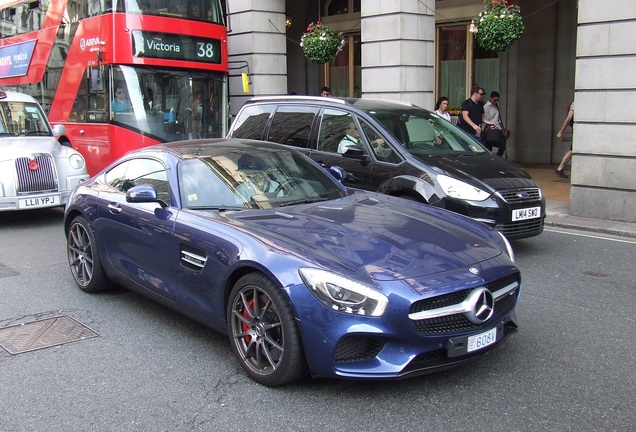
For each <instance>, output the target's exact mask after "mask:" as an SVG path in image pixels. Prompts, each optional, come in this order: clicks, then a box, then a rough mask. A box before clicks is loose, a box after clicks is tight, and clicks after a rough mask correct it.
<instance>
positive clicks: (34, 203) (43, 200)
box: [18, 195, 60, 209]
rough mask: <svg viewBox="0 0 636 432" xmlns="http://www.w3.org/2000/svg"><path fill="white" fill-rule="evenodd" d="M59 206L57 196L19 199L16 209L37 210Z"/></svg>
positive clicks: (58, 197)
mask: <svg viewBox="0 0 636 432" xmlns="http://www.w3.org/2000/svg"><path fill="white" fill-rule="evenodd" d="M56 205H60V196H59V195H48V196H41V197H34V198H20V199H19V200H18V208H21V209H26V208H38V207H51V206H56Z"/></svg>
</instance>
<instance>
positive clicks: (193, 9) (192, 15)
mask: <svg viewBox="0 0 636 432" xmlns="http://www.w3.org/2000/svg"><path fill="white" fill-rule="evenodd" d="M90 1H92V0H90ZM96 1H99V0H96ZM123 3H124V8H125V10H126V11H127V12H130V13H140V14H144V15H162V16H174V17H179V18H188V19H192V20H197V21H207V22H213V23H216V24H223V23H224V20H223V13H222V11H221V8H220V3H219V2H218V1H216V0H124V2H123Z"/></svg>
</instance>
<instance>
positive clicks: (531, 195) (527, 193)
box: [497, 188, 541, 204]
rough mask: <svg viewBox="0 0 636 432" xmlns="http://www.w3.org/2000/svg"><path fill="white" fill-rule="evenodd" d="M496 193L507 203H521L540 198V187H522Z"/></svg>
mask: <svg viewBox="0 0 636 432" xmlns="http://www.w3.org/2000/svg"><path fill="white" fill-rule="evenodd" d="M497 195H499V197H500V198H501V199H502V200H504V201H505V202H507V203H508V204H523V203H526V202H531V201H540V200H541V189H539V188H523V189H508V190H500V191H497Z"/></svg>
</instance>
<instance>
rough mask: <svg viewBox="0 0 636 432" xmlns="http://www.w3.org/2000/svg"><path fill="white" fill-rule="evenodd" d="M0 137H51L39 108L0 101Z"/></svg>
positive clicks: (33, 104)
mask: <svg viewBox="0 0 636 432" xmlns="http://www.w3.org/2000/svg"><path fill="white" fill-rule="evenodd" d="M0 135H2V136H7V135H28V136H52V135H53V134H52V132H51V128H50V127H49V124H48V122H47V121H46V117H45V116H44V113H43V112H42V110H41V109H40V107H39V106H38V105H37V104H35V103H31V102H16V101H7V100H3V101H0Z"/></svg>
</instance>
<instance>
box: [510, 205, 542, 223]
mask: <svg viewBox="0 0 636 432" xmlns="http://www.w3.org/2000/svg"><path fill="white" fill-rule="evenodd" d="M540 216H541V207H531V208H524V209H517V210H513V211H512V221H513V222H514V221H520V220H526V219H534V218H538V217H540Z"/></svg>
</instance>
